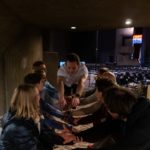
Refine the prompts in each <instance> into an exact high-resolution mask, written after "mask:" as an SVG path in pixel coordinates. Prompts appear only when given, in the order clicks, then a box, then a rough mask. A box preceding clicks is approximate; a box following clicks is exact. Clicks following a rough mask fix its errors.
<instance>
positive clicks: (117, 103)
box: [104, 86, 137, 119]
mask: <svg viewBox="0 0 150 150" xmlns="http://www.w3.org/2000/svg"><path fill="white" fill-rule="evenodd" d="M104 103H105V105H106V107H107V109H108V112H109V113H110V115H111V116H112V117H113V118H122V119H124V118H126V117H127V116H128V115H129V114H130V113H131V111H132V108H133V106H134V105H135V104H136V103H137V99H136V97H135V95H134V94H133V93H132V92H130V91H129V90H127V89H125V88H123V87H119V86H118V87H111V88H109V89H107V90H106V91H105V92H104Z"/></svg>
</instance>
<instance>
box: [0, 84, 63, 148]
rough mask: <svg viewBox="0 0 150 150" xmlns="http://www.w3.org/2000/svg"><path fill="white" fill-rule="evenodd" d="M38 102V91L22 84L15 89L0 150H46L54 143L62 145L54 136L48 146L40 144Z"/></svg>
mask: <svg viewBox="0 0 150 150" xmlns="http://www.w3.org/2000/svg"><path fill="white" fill-rule="evenodd" d="M39 100H40V97H39V91H38V89H37V88H35V87H34V86H32V85H27V84H22V85H20V86H18V88H16V89H15V91H14V93H13V96H12V99H11V104H10V110H9V112H8V113H7V115H5V121H4V124H3V129H2V135H1V137H0V150H12V149H13V150H46V149H49V148H51V147H52V146H53V145H54V144H55V142H56V143H60V142H61V143H62V141H63V139H62V138H60V137H58V136H53V135H54V134H51V141H49V142H50V144H49V145H46V144H44V143H43V142H42V140H41V138H40V137H41V136H42V137H44V133H43V131H42V130H41V115H40V111H39V110H40V109H39ZM49 135H50V134H49ZM45 138H47V136H46V137H45ZM46 146H47V147H46Z"/></svg>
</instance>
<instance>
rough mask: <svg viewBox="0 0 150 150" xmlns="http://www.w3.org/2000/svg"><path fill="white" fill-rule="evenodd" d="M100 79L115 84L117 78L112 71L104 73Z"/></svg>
mask: <svg viewBox="0 0 150 150" xmlns="http://www.w3.org/2000/svg"><path fill="white" fill-rule="evenodd" d="M100 77H101V78H106V79H109V80H112V81H113V82H116V76H115V74H114V73H113V72H111V71H107V72H104V73H103V74H102V75H101V76H100Z"/></svg>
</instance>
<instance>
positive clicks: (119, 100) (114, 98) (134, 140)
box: [99, 87, 150, 150]
mask: <svg viewBox="0 0 150 150" xmlns="http://www.w3.org/2000/svg"><path fill="white" fill-rule="evenodd" d="M104 103H105V106H106V107H107V110H108V112H109V114H110V115H111V116H112V117H113V118H114V119H120V120H123V121H124V122H125V124H124V126H123V128H122V129H123V130H122V131H123V137H122V138H121V139H120V140H119V141H118V142H117V143H116V144H113V145H110V146H107V148H106V147H105V148H104V147H103V148H99V149H100V150H149V149H150V101H149V100H148V99H146V98H144V97H140V98H136V97H135V96H134V95H133V94H132V93H131V92H130V91H129V90H126V89H124V88H121V87H113V88H110V89H108V90H107V91H106V92H105V94H104Z"/></svg>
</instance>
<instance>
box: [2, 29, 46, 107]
mask: <svg viewBox="0 0 150 150" xmlns="http://www.w3.org/2000/svg"><path fill="white" fill-rule="evenodd" d="M26 32H28V34H27V35H26V34H25V35H22V36H23V38H22V39H21V40H20V41H18V42H17V44H16V45H12V46H11V48H9V49H8V50H7V51H6V52H5V54H4V74H5V78H4V81H5V83H4V84H5V85H4V88H5V103H6V105H5V106H6V109H7V108H8V106H9V102H10V99H11V96H12V93H13V90H14V89H15V87H16V86H18V85H19V84H20V83H22V82H23V77H24V75H25V74H27V73H29V72H31V71H32V64H33V62H34V61H36V60H42V53H43V52H42V39H41V36H40V33H38V31H37V32H36V31H34V32H32V31H30V30H29V31H26Z"/></svg>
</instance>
